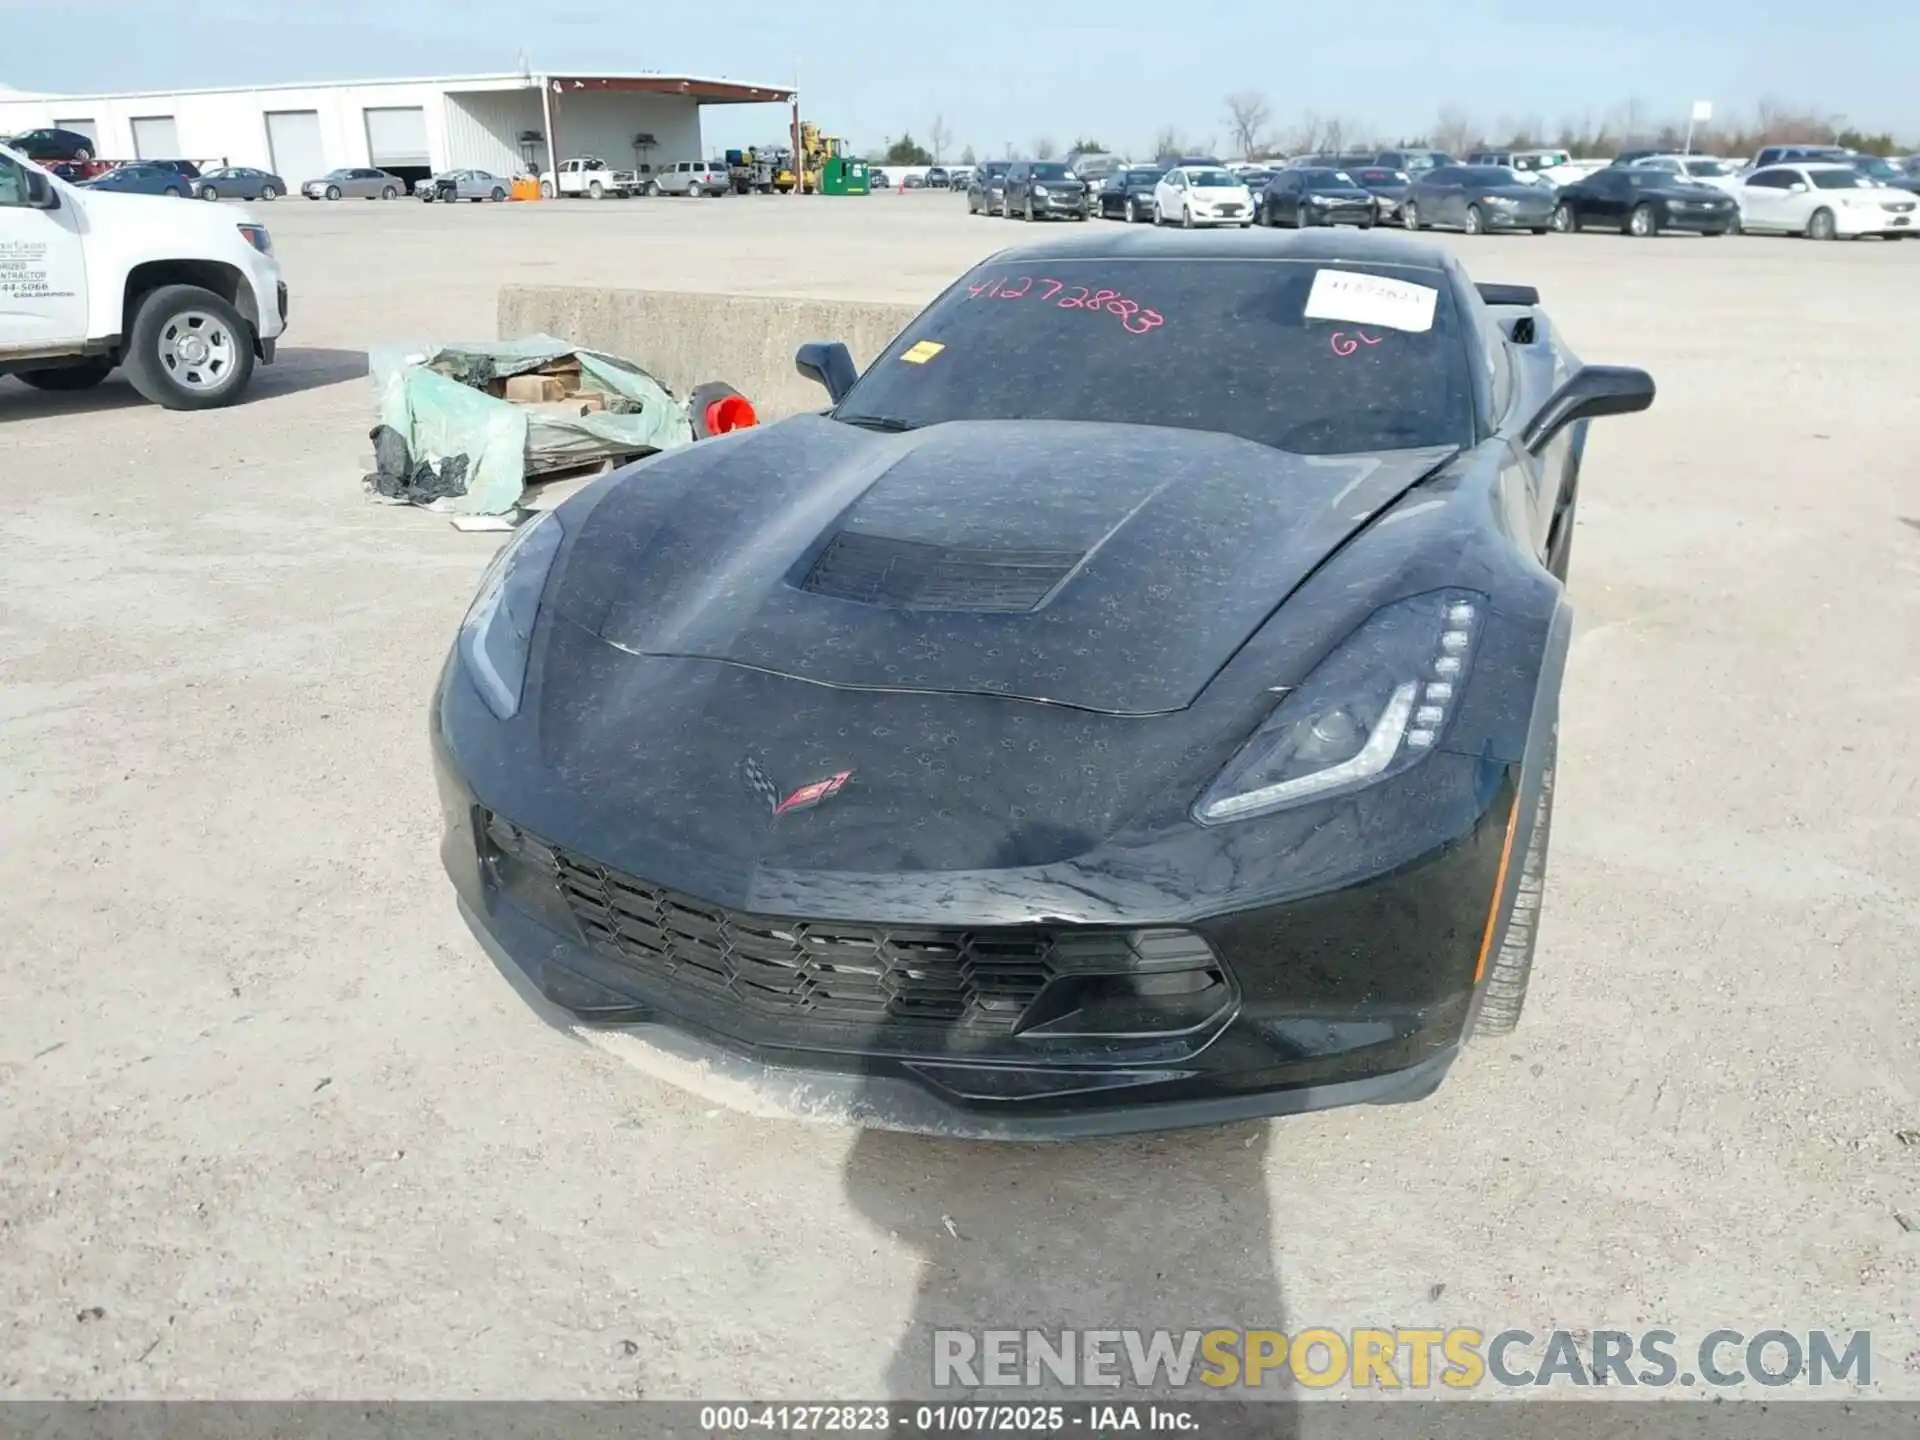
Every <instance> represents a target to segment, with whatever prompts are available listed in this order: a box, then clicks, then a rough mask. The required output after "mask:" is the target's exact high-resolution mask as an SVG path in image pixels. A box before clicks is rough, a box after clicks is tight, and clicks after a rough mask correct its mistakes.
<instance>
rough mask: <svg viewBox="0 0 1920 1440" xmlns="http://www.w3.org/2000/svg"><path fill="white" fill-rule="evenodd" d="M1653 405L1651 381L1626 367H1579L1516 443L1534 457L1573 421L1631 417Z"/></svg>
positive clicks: (1642, 373) (1640, 371)
mask: <svg viewBox="0 0 1920 1440" xmlns="http://www.w3.org/2000/svg"><path fill="white" fill-rule="evenodd" d="M1651 404H1653V377H1652V376H1651V375H1649V374H1647V372H1646V371H1644V370H1635V369H1633V368H1631V367H1630V366H1626V365H1583V366H1582V367H1581V368H1580V369H1578V370H1576V371H1574V373H1573V375H1572V376H1571V377H1570V378H1569V379H1568V380H1567V383H1566V384H1564V385H1562V386H1561V387H1560V388H1559V389H1558V390H1556V391H1554V392H1553V394H1551V395H1549V396H1548V397H1547V402H1546V404H1544V405H1542V406H1541V407H1540V410H1539V413H1538V414H1536V415H1535V416H1534V417H1533V419H1531V420H1529V421H1528V422H1527V428H1526V429H1525V430H1523V431H1522V432H1521V433H1520V443H1521V445H1522V446H1524V447H1525V448H1526V449H1527V450H1528V451H1529V452H1531V453H1532V454H1535V455H1538V454H1539V453H1540V452H1541V451H1542V450H1544V449H1546V448H1547V443H1548V442H1549V441H1550V440H1552V439H1553V437H1554V436H1556V435H1558V434H1559V433H1560V432H1561V431H1562V430H1564V429H1566V428H1567V426H1569V425H1571V424H1573V423H1574V422H1575V421H1577V420H1592V419H1594V418H1595V417H1597V416H1601V415H1631V414H1633V413H1634V412H1635V411H1636V410H1644V409H1646V408H1647V407H1648V406H1649V405H1651Z"/></svg>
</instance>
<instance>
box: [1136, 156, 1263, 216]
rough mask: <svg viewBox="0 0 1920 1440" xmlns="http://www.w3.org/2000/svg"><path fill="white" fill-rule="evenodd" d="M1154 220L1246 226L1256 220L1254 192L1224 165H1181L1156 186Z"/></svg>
mask: <svg viewBox="0 0 1920 1440" xmlns="http://www.w3.org/2000/svg"><path fill="white" fill-rule="evenodd" d="M1153 223H1154V224H1156V225H1184V226H1185V227H1186V228H1187V229H1189V230H1192V229H1194V228H1195V227H1196V226H1201V225H1238V226H1239V227H1240V228H1241V229H1242V230H1244V229H1246V228H1247V227H1248V226H1249V225H1251V224H1253V192H1252V191H1250V190H1249V189H1247V187H1246V185H1245V184H1243V183H1242V182H1241V179H1240V177H1239V176H1238V175H1236V174H1234V173H1233V172H1232V171H1231V170H1229V169H1227V168H1226V167H1225V166H1224V165H1178V166H1175V167H1174V168H1173V169H1171V170H1169V171H1168V172H1167V173H1166V174H1164V175H1162V176H1161V177H1160V183H1159V184H1157V185H1155V186H1154V188H1153Z"/></svg>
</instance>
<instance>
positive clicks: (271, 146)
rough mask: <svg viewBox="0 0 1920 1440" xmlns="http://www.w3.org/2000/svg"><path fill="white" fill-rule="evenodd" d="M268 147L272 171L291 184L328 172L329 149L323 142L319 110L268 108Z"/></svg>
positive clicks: (302, 182) (315, 178)
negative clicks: (271, 157)
mask: <svg viewBox="0 0 1920 1440" xmlns="http://www.w3.org/2000/svg"><path fill="white" fill-rule="evenodd" d="M267 150H268V152H269V153H270V154H271V155H272V156H273V173H274V174H276V175H278V176H279V177H280V178H281V179H282V180H284V181H286V182H287V184H289V185H295V186H297V185H302V184H305V183H306V182H307V181H309V180H318V179H319V178H320V177H321V176H322V175H324V174H326V173H327V169H328V166H327V152H326V150H325V149H324V148H323V147H322V146H321V144H320V112H319V111H318V110H269V111H268V112H267Z"/></svg>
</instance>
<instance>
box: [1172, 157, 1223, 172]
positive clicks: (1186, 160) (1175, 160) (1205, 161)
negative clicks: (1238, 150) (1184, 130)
mask: <svg viewBox="0 0 1920 1440" xmlns="http://www.w3.org/2000/svg"><path fill="white" fill-rule="evenodd" d="M1162 159H1163V161H1164V163H1165V165H1166V167H1167V169H1169V170H1171V169H1172V168H1173V167H1174V166H1176V165H1209V166H1212V167H1213V168H1215V169H1218V170H1224V169H1225V168H1226V166H1224V165H1222V164H1221V163H1220V161H1218V160H1217V159H1215V158H1214V157H1213V156H1211V155H1171V156H1163V157H1162Z"/></svg>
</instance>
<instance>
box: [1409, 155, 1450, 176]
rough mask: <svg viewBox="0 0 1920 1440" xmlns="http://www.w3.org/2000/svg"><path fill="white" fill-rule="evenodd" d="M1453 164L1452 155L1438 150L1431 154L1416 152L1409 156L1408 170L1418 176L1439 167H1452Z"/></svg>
mask: <svg viewBox="0 0 1920 1440" xmlns="http://www.w3.org/2000/svg"><path fill="white" fill-rule="evenodd" d="M1453 163H1454V159H1453V157H1452V156H1451V155H1448V154H1445V153H1443V152H1441V151H1438V150H1435V151H1431V152H1422V151H1416V152H1414V153H1413V154H1411V155H1409V156H1407V164H1406V168H1407V169H1408V170H1411V171H1413V172H1415V173H1416V174H1417V173H1418V172H1420V171H1422V170H1432V169H1434V168H1436V167H1437V166H1441V165H1451V164H1453Z"/></svg>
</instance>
